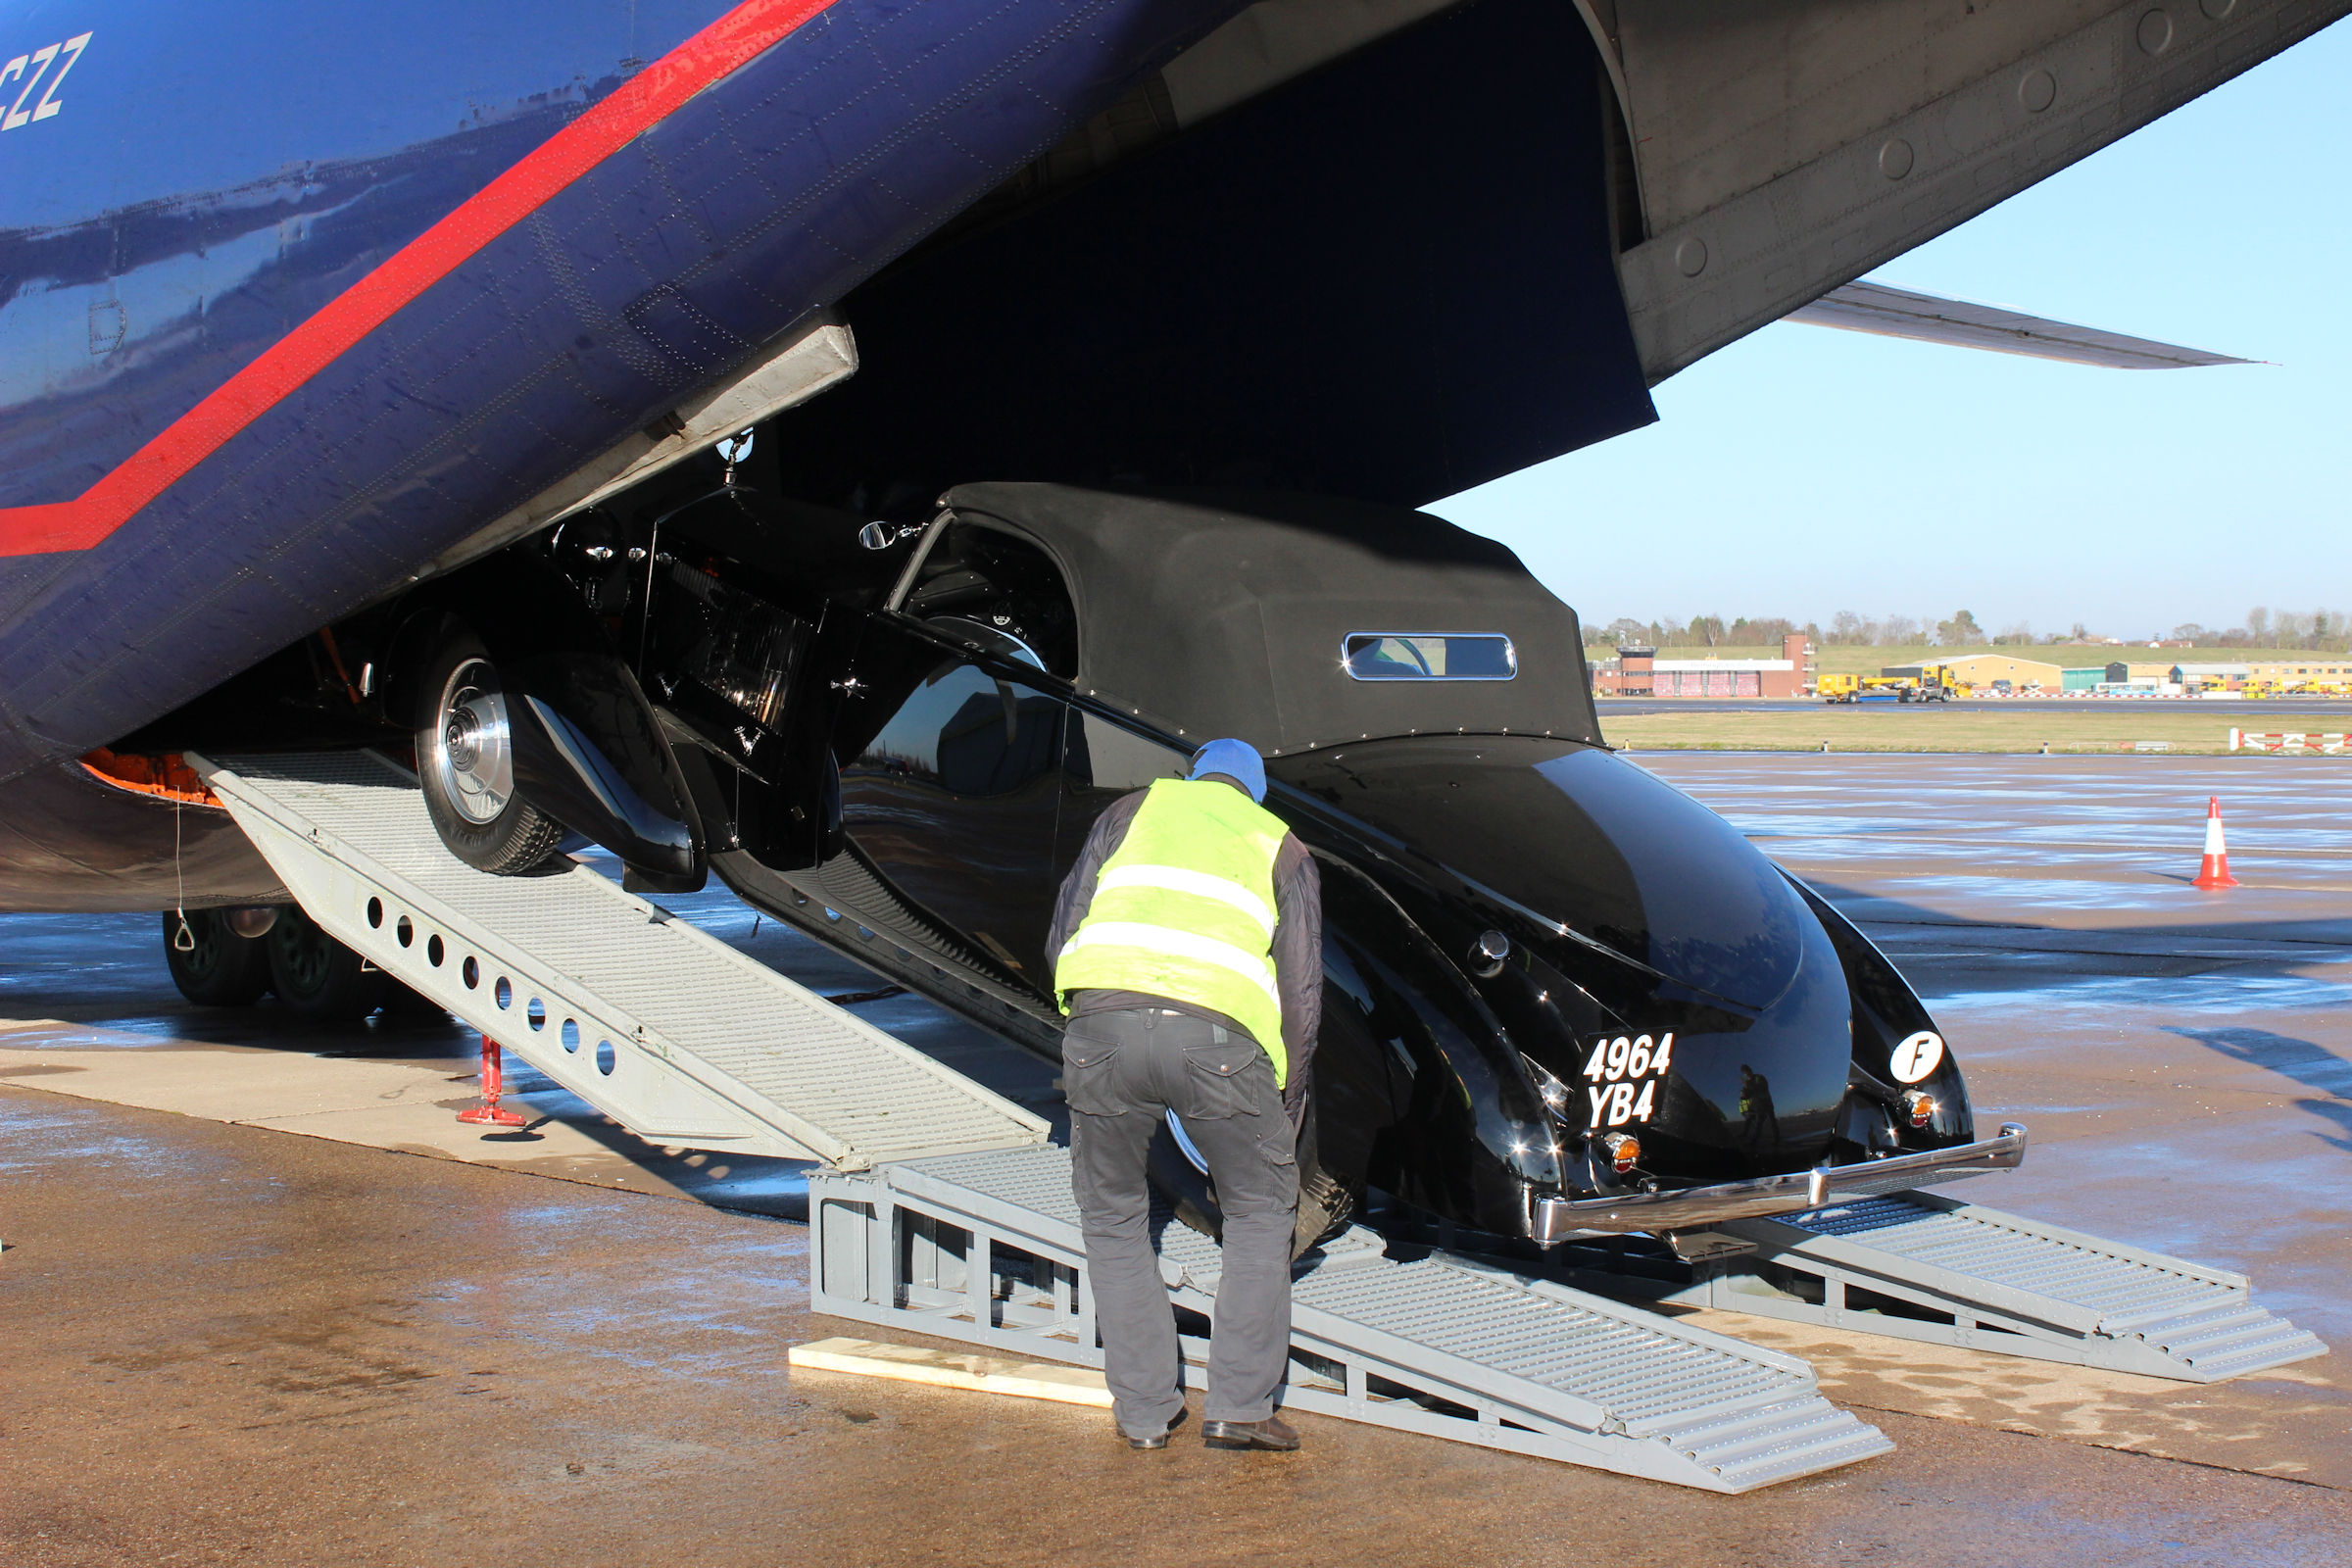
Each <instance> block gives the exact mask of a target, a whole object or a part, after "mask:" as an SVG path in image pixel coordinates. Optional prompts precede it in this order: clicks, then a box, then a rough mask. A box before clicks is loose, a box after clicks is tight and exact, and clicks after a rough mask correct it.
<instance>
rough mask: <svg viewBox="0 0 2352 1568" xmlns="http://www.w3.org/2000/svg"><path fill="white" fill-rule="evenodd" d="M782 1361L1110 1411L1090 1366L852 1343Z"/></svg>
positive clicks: (823, 1343)
mask: <svg viewBox="0 0 2352 1568" xmlns="http://www.w3.org/2000/svg"><path fill="white" fill-rule="evenodd" d="M785 1359H786V1360H787V1361H789V1362H790V1363H791V1364H792V1365H794V1366H796V1367H802V1368H805V1369H807V1370H809V1371H818V1372H851V1373H856V1374H857V1375H858V1376H860V1377H869V1378H892V1379H896V1380H897V1381H899V1382H902V1383H928V1384H931V1385H933V1386H934V1387H936V1388H943V1389H968V1390H970V1391H971V1392H973V1393H975V1394H1009V1395H1012V1396H1013V1397H1016V1398H1023V1399H1052V1400H1054V1401H1056V1402H1057V1403H1061V1404H1091V1405H1095V1406H1098V1407H1100V1408H1102V1409H1108V1408H1109V1407H1110V1390H1109V1389H1108V1388H1107V1387H1106V1386H1105V1385H1104V1384H1103V1374H1102V1373H1100V1372H1098V1371H1096V1370H1094V1369H1093V1368H1092V1367H1083V1366H1057V1365H1055V1364H1054V1363H1053V1362H1051V1361H1015V1360H1011V1359H1009V1358H1007V1357H1004V1356H995V1355H981V1354H978V1353H976V1352H974V1351H969V1350H939V1349H931V1348H925V1347H923V1346H918V1345H890V1344H886V1343H884V1342H882V1341H880V1340H852V1339H831V1340H815V1341H812V1342H810V1343H809V1344H807V1345H796V1346H794V1347H792V1348H791V1349H790V1350H788V1351H787V1352H786V1353H785Z"/></svg>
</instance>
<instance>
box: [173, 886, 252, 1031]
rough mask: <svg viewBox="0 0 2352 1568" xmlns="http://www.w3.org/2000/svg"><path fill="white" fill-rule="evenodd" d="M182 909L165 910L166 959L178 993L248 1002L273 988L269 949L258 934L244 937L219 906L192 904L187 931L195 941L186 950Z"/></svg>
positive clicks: (206, 1000)
mask: <svg viewBox="0 0 2352 1568" xmlns="http://www.w3.org/2000/svg"><path fill="white" fill-rule="evenodd" d="M179 922H180V914H179V911H178V910H176V909H166V910H165V911H164V963H165V964H166V966H167V967H169V968H170V969H171V971H172V984H173V985H175V986H177V987H179V994H180V995H181V996H183V997H185V998H187V999H188V1000H189V1001H190V1002H193V1003H195V1004H196V1005H198V1006H200V1007H243V1006H248V1005H251V1004H253V1003H255V1002H258V1001H260V1000H261V997H262V993H263V992H265V991H267V990H269V989H270V954H269V950H268V949H267V948H266V947H265V946H264V945H263V941H262V939H261V938H259V937H241V936H239V935H237V934H236V933H235V932H234V931H231V930H230V929H229V928H228V922H227V921H226V920H224V919H222V918H221V911H220V910H218V909H190V910H189V911H188V913H187V922H188V936H189V937H190V938H192V939H193V940H194V946H193V947H191V948H190V949H189V950H188V951H186V952H184V953H183V952H181V951H180V950H179V948H178V947H177V946H176V945H175V944H177V943H178V942H179V940H180V934H179Z"/></svg>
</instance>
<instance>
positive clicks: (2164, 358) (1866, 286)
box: [1782, 283, 2255, 370]
mask: <svg viewBox="0 0 2352 1568" xmlns="http://www.w3.org/2000/svg"><path fill="white" fill-rule="evenodd" d="M1782 319H1784V320H1789V321H1805V322H1809V323H1810V324H1812V325H1814V326H1835V327H1841V328H1843V329H1844V330H1846V331H1848V332H1876V333H1878V334H1880V335H1881V336H1882V337H1908V338H1916V339H1918V340H1919V341H1920V342H1922V343H1949V344H1951V345H1952V346H1954V347H1955V348H1964V349H1991V350H1993V351H1994V352H1996V353H2000V354H2024V355H2029V356H2031V357H2033V358H2034V359H2037V360H2064V361H2066V362H2067V363H2068V364H2070V365H2103V366H2106V367H2108V368H2110V369H2117V370H2178V369H2183V368H2187V367H2189V366H2192V365H2251V364H2254V363H2255V362H2254V361H2251V360H2241V359H2237V358H2235V357H2233V356H2231V355H2228V354H2209V353H2207V352H2206V351H2205V350H2203V349H2189V348H2182V347H2180V345H2179V344H2177V343H2158V342H2155V341H2154V340H2152V339H2149V338H2144V337H2127V336H2126V335H2124V334H2123V333H2121V332H2102V331H2100V330H2099V329H2098V328H2096V327H2091V326H2074V325H2071V324H2069V323H2068V322H2065V321H2048V320H2044V319H2041V318H2040V317H2038V316H2028V315H2026V314H2024V313H2023V312H2021V311H2010V310H2003V309H2002V308H2001V307H1999V306H1997V305H1976V304H1971V303H1970V302H1969V301H1967V300H1946V299H1938V298H1936V296H1935V295H1933V294H1914V293H1912V292H1911V291H1910V290H1909V289H1905V288H1888V287H1887V285H1886V284H1884V283H1848V284H1846V285H1845V286H1844V287H1842V288H1834V289H1832V290H1830V292H1829V293H1827V294H1824V295H1823V296H1822V297H1821V298H1819V299H1817V300H1815V301H1814V302H1813V303H1812V304H1810V305H1800V306H1798V307H1797V308H1796V309H1795V310H1793V311H1790V312H1789V314H1788V315H1787V316H1786V317H1784V318H1782Z"/></svg>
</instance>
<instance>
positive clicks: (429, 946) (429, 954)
mask: <svg viewBox="0 0 2352 1568" xmlns="http://www.w3.org/2000/svg"><path fill="white" fill-rule="evenodd" d="M448 956H449V951H448V950H447V949H446V948H444V947H443V946H442V945H441V933H440V932H438V931H436V932H434V933H433V934H432V935H431V936H429V937H426V938H425V939H424V961H425V962H427V963H429V964H431V965H432V966H433V967H434V968H436V969H438V968H440V967H441V960H442V959H444V958H446V957H448Z"/></svg>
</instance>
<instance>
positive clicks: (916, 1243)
mask: <svg viewBox="0 0 2352 1568" xmlns="http://www.w3.org/2000/svg"><path fill="white" fill-rule="evenodd" d="M809 1220H810V1224H811V1226H812V1227H813V1229H814V1233H815V1234H814V1236H813V1237H812V1239H811V1241H812V1245H811V1248H810V1250H811V1252H812V1253H813V1254H814V1255H813V1266H812V1267H811V1269H810V1280H811V1295H812V1298H813V1302H814V1306H815V1309H816V1310H817V1311H820V1312H828V1313H832V1314H835V1315H837V1316H841V1317H847V1318H855V1319H858V1320H859V1321H862V1322H867V1323H877V1324H886V1325H890V1326H894V1327H897V1328H900V1329H902V1330H906V1331H909V1332H913V1333H919V1334H927V1335H933V1336H937V1337H940V1338H944V1339H951V1340H961V1341H966V1342H969V1343H973V1344H979V1345H989V1346H996V1347H1002V1348H1008V1349H1013V1350H1017V1351H1018V1352H1019V1353H1021V1354H1022V1355H1024V1356H1029V1357H1037V1358H1043V1359H1049V1360H1060V1361H1069V1362H1076V1363H1079V1364H1082V1365H1095V1366H1099V1365H1101V1364H1102V1353H1101V1351H1100V1349H1099V1348H1097V1346H1096V1341H1095V1324H1094V1316H1093V1312H1094V1307H1093V1297H1092V1293H1091V1292H1090V1290H1089V1289H1088V1288H1087V1281H1086V1279H1085V1272H1086V1259H1085V1244H1084V1240H1083V1238H1082V1236H1081V1234H1080V1231H1079V1225H1078V1213H1077V1207H1076V1204H1075V1202H1074V1201H1073V1200H1072V1198H1071V1196H1070V1165H1069V1154H1068V1152H1067V1151H1066V1150H1062V1149H1059V1148H1051V1147H1049V1148H1043V1149H1032V1150H1022V1151H1018V1152H1009V1153H995V1154H980V1155H969V1156H960V1157H956V1158H946V1159H930V1160H921V1161H917V1162H913V1163H910V1164H903V1165H891V1166H887V1167H883V1168H880V1169H876V1170H874V1171H872V1172H870V1173H867V1174H863V1175H846V1174H844V1175H835V1174H822V1175H819V1176H818V1177H816V1178H814V1179H813V1180H812V1181H811V1183H810V1188H809ZM1158 1240H1159V1247H1160V1257H1161V1269H1162V1273H1163V1276H1164V1277H1165V1278H1166V1280H1167V1282H1168V1286H1169V1291H1170V1294H1171V1296H1172V1297H1173V1299H1174V1300H1175V1302H1176V1304H1177V1306H1178V1307H1179V1308H1180V1309H1189V1311H1190V1312H1192V1313H1195V1314H1200V1315H1201V1317H1202V1318H1204V1317H1205V1315H1206V1313H1207V1312H1208V1309H1209V1307H1210V1305H1211V1302H1212V1299H1213V1297H1214V1293H1215V1290H1216V1280H1217V1275H1218V1272H1219V1261H1220V1253H1219V1250H1218V1248H1217V1245H1216V1244H1215V1243H1214V1242H1212V1241H1210V1240H1209V1239H1208V1238H1206V1237H1204V1236H1201V1235H1199V1234H1198V1233H1196V1232H1194V1231H1191V1230H1189V1229H1187V1228H1186V1227H1184V1226H1183V1225H1182V1224H1180V1223H1177V1222H1175V1221H1173V1220H1167V1221H1166V1222H1165V1223H1164V1225H1163V1226H1162V1227H1161V1229H1160V1235H1159V1238H1158ZM1192 1327H1193V1328H1194V1329H1202V1328H1204V1327H1205V1324H1204V1323H1202V1322H1201V1321H1199V1320H1197V1319H1196V1320H1193V1321H1192ZM1185 1347H1186V1355H1187V1359H1188V1361H1189V1362H1190V1363H1191V1364H1192V1365H1193V1366H1194V1367H1196V1368H1198V1367H1199V1366H1200V1365H1201V1364H1202V1363H1203V1362H1204V1361H1205V1358H1206V1349H1207V1347H1206V1344H1205V1342H1204V1341H1203V1340H1202V1339H1201V1338H1199V1337H1198V1336H1197V1335H1196V1334H1192V1333H1188V1334H1187V1336H1186V1339H1185ZM1196 1375H1197V1373H1196ZM1285 1400H1286V1403H1287V1405H1288V1406H1289V1407H1291V1408H1294V1409H1300V1410H1308V1411H1313V1412H1316V1413H1318V1414H1324V1415H1332V1416H1338V1417H1342V1418H1344V1419H1348V1420H1355V1421H1365V1422H1370V1423H1372V1424H1375V1425H1379V1426H1387V1427H1395V1428H1399V1429H1402V1430H1404V1431H1409V1432H1418V1433H1424V1434H1427V1435H1429V1436H1433V1437H1443V1438H1449V1439H1452V1440H1455V1441H1457V1442H1464V1443H1473V1444H1478V1445H1481V1446H1487V1447H1492V1448H1502V1449H1507V1450H1510V1451H1513V1452H1518V1453H1525V1454H1531V1455H1536V1456H1539V1457H1543V1458H1549V1459H1557V1460H1563V1461H1566V1462H1568V1463H1572V1464H1581V1465H1589V1466H1593V1467H1594V1468H1598V1469H1604V1470H1614V1471H1619V1472H1621V1473H1624V1474H1628V1475H1637V1476H1643V1477H1647V1478H1649V1479H1652V1480H1657V1481H1669V1482H1675V1483H1678V1484H1681V1485H1684V1486H1691V1487H1699V1488H1703V1489H1705V1490H1708V1491H1712V1492H1725V1493H1738V1492H1748V1491H1752V1490H1754V1489H1756V1488H1758V1487H1764V1486H1770V1485H1772V1484H1773V1483H1775V1482H1780V1481H1788V1480H1792V1479H1794V1478H1796V1477H1798V1476H1805V1475H1812V1474H1815V1473H1817V1472H1819V1471H1823V1470H1829V1469H1834V1468H1837V1467H1838V1466H1840V1465H1846V1464H1851V1463H1853V1462H1855V1461H1856V1460H1859V1459H1866V1458H1869V1457H1871V1456H1873V1455H1875V1454H1880V1453H1885V1452H1887V1451H1888V1450H1889V1449H1891V1448H1892V1447H1893V1445H1892V1444H1891V1443H1890V1442H1888V1441H1887V1437H1886V1436H1885V1434H1883V1433H1881V1432H1880V1431H1879V1430H1878V1429H1877V1428H1876V1427H1873V1426H1870V1425H1868V1424H1867V1423H1865V1422H1862V1421H1859V1420H1857V1419H1855V1418H1854V1417H1853V1416H1851V1415H1849V1414H1847V1413H1846V1412H1844V1411H1842V1410H1839V1409H1838V1408H1836V1407H1835V1406H1833V1405H1831V1404H1830V1403H1829V1402H1828V1401H1827V1400H1826V1399H1824V1398H1823V1397H1821V1395H1820V1394H1819V1392H1818V1391H1817V1389H1816V1387H1815V1384H1814V1378H1813V1373H1812V1369H1811V1368H1810V1367H1809V1366H1807V1365H1806V1364H1805V1363H1804V1362H1803V1361H1801V1360H1799V1359H1797V1358H1796V1357H1794V1356H1789V1355H1784V1354H1780V1353H1778V1352H1775V1351H1771V1350H1765V1349H1761V1348H1756V1347H1754V1346H1748V1345H1742V1344H1740V1342H1739V1341H1737V1340H1732V1339H1727V1338H1725V1337H1724V1336H1722V1335H1718V1334H1712V1333H1708V1332H1707V1331H1705V1330H1702V1329H1696V1328H1691V1327H1689V1326H1686V1325H1683V1324H1680V1323H1676V1322H1674V1321H1672V1320H1671V1319H1668V1318H1664V1317H1660V1316H1658V1315H1656V1314H1654V1313H1650V1312H1645V1311H1642V1310H1641V1309H1639V1308H1635V1307H1628V1306H1624V1305H1621V1304H1619V1303H1617V1302H1614V1301H1609V1300H1604V1299H1601V1298H1599V1297H1594V1296H1588V1295H1586V1294H1584V1293H1583V1292H1580V1291H1574V1290H1570V1289H1568V1288H1567V1287H1565V1286H1560V1285H1556V1284H1551V1283H1548V1282H1544V1281H1540V1280H1533V1279H1529V1278H1526V1277H1524V1276H1521V1275H1518V1274H1514V1273H1510V1272H1506V1271H1505V1270H1503V1269H1500V1268H1491V1267H1487V1266H1483V1265H1480V1264H1475V1263H1470V1262H1467V1261H1465V1260H1462V1259H1460V1258H1456V1257H1451V1256H1447V1255H1445V1254H1440V1253H1432V1254H1430V1255H1426V1256H1421V1257H1417V1258H1411V1259H1403V1258H1396V1257H1391V1256H1389V1255H1387V1253H1386V1252H1385V1251H1384V1250H1383V1244H1382V1242H1381V1241H1380V1239H1379V1238H1378V1237H1377V1236H1375V1235H1373V1234H1372V1233H1371V1232H1369V1231H1366V1230H1362V1229H1360V1228H1359V1229H1356V1230H1351V1231H1349V1232H1348V1234H1347V1235H1346V1236H1343V1237H1341V1238H1340V1239H1338V1240H1337V1241H1335V1242H1334V1243H1332V1244H1330V1245H1329V1246H1328V1247H1326V1248H1325V1249H1323V1250H1320V1251H1319V1252H1317V1253H1311V1254H1309V1256H1308V1258H1307V1259H1305V1260H1303V1261H1302V1264H1301V1272H1300V1273H1299V1276H1298V1279H1297V1283H1296V1285H1295V1287H1294V1290H1293V1306H1292V1353H1291V1373H1290V1383H1289V1390H1288V1393H1287V1394H1286V1396H1285Z"/></svg>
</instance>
